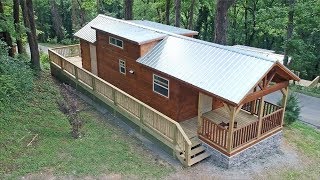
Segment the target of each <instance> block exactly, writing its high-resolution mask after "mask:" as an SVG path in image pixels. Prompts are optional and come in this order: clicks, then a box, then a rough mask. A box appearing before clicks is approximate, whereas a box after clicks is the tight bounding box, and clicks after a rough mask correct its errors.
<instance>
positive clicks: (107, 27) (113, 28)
mask: <svg viewBox="0 0 320 180" xmlns="http://www.w3.org/2000/svg"><path fill="white" fill-rule="evenodd" d="M98 17H100V18H99V19H100V21H99V23H94V24H92V25H91V27H92V28H94V29H98V30H101V31H104V32H108V33H111V34H114V35H116V36H119V37H122V38H125V39H127V40H130V41H133V42H136V43H138V44H143V43H146V42H149V41H151V40H155V39H163V38H164V37H166V36H167V35H166V34H163V33H159V32H155V31H153V30H149V29H146V28H143V27H140V26H138V25H135V24H134V23H130V22H126V21H124V20H119V19H115V18H112V17H108V16H105V15H98Z"/></svg>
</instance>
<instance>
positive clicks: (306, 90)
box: [290, 85, 320, 98]
mask: <svg viewBox="0 0 320 180" xmlns="http://www.w3.org/2000/svg"><path fill="white" fill-rule="evenodd" d="M290 90H292V91H294V92H299V93H303V94H306V95H309V96H313V97H318V98H320V87H304V86H299V85H291V86H290Z"/></svg>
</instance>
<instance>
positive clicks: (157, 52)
mask: <svg viewBox="0 0 320 180" xmlns="http://www.w3.org/2000/svg"><path fill="white" fill-rule="evenodd" d="M137 62H139V63H141V64H143V65H145V66H148V67H150V68H153V69H156V70H158V71H161V72H163V73H166V74H168V75H170V76H172V77H174V78H177V79H180V80H182V81H184V82H186V83H188V84H191V85H193V86H195V87H197V88H200V89H202V90H204V91H205V92H208V93H211V94H213V95H215V96H218V97H220V98H221V99H224V100H227V101H229V102H231V103H233V104H239V103H240V102H241V100H242V99H243V98H244V97H246V95H247V94H248V93H249V92H250V90H251V89H252V88H253V87H255V85H256V84H257V83H258V82H259V81H260V79H261V78H263V77H264V76H265V75H266V74H267V73H268V72H269V71H270V70H271V69H272V68H273V67H274V66H281V68H282V69H285V73H287V74H289V75H290V77H293V78H292V79H296V76H295V75H294V74H293V73H291V71H290V70H288V69H287V68H286V67H284V66H283V65H282V64H280V63H279V62H277V60H276V59H272V58H268V57H265V56H261V55H259V54H257V53H254V54H252V53H251V54H250V53H248V52H246V51H243V50H237V49H235V48H232V47H227V46H222V45H218V44H214V43H208V42H204V41H201V40H197V39H193V38H188V37H182V36H168V37H167V38H165V39H164V40H162V41H161V42H160V43H158V44H157V45H156V46H155V47H154V48H153V49H152V50H151V51H149V52H148V53H147V54H146V55H145V56H143V57H141V58H139V59H138V60H137Z"/></svg>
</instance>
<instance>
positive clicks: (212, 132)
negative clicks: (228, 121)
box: [199, 117, 228, 150]
mask: <svg viewBox="0 0 320 180" xmlns="http://www.w3.org/2000/svg"><path fill="white" fill-rule="evenodd" d="M201 119H202V129H201V130H200V132H199V135H201V136H203V137H204V138H206V139H207V140H208V141H210V142H211V143H212V144H214V145H216V146H219V147H220V148H222V149H224V150H226V149H227V139H228V138H227V137H228V130H227V129H226V128H224V127H222V126H220V125H217V124H215V123H214V122H212V121H211V120H209V119H207V118H206V117H202V118H201Z"/></svg>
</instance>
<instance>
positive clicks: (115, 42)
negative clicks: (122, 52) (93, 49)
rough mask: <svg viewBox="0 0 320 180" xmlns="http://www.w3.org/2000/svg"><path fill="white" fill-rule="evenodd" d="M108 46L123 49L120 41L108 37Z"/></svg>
mask: <svg viewBox="0 0 320 180" xmlns="http://www.w3.org/2000/svg"><path fill="white" fill-rule="evenodd" d="M109 44H111V45H114V46H117V47H119V48H122V49H123V41H122V40H120V39H117V38H114V37H111V36H109Z"/></svg>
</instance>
